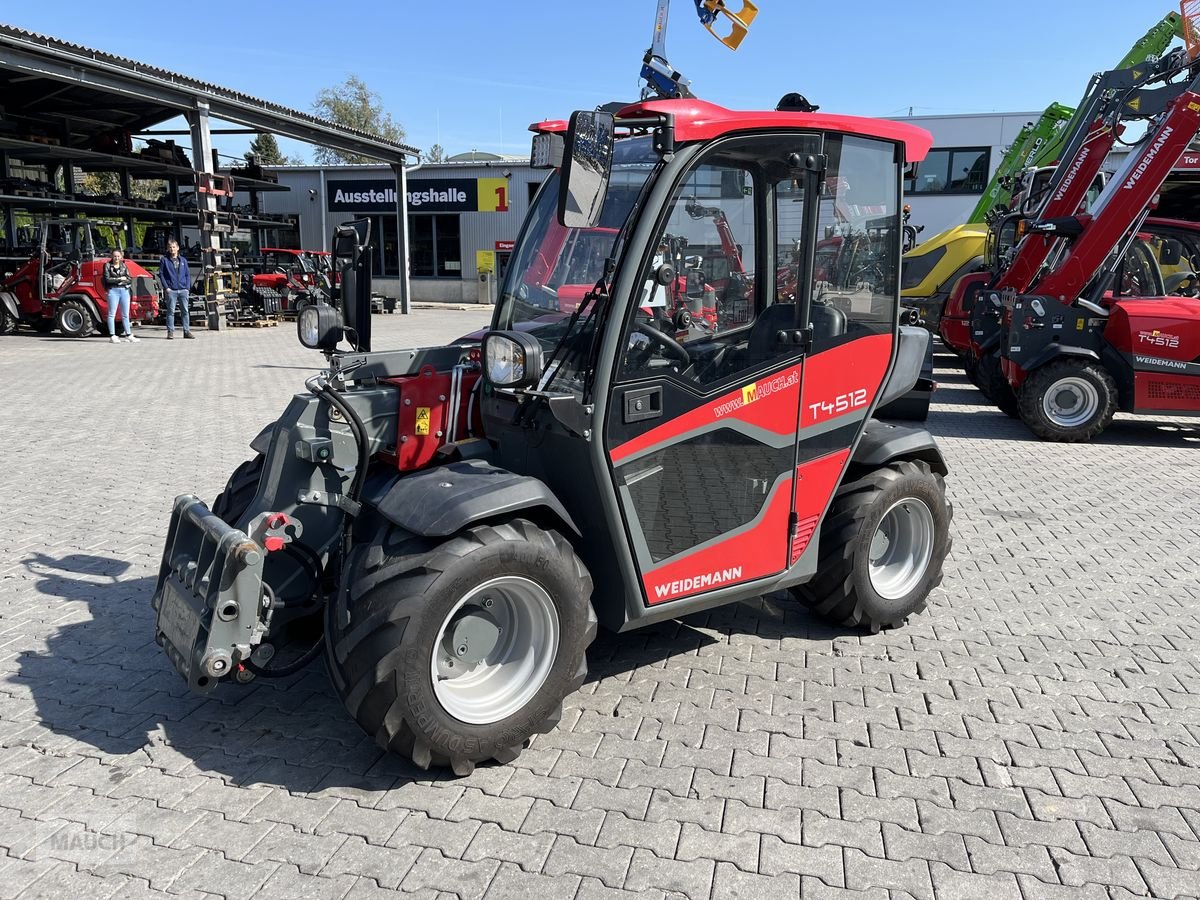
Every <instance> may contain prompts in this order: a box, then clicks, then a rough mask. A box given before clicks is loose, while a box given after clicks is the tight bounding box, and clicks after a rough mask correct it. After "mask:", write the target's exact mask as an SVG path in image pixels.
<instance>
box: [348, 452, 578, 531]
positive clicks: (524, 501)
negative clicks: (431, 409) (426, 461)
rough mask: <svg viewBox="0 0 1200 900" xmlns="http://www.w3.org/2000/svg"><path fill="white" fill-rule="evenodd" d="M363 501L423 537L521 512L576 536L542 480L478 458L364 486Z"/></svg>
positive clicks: (560, 506) (560, 504)
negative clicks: (542, 515)
mask: <svg viewBox="0 0 1200 900" xmlns="http://www.w3.org/2000/svg"><path fill="white" fill-rule="evenodd" d="M363 502H364V503H366V504H367V505H369V506H373V507H374V508H375V509H376V510H377V511H378V512H379V514H380V515H381V516H383V517H384V518H385V519H387V520H388V521H389V522H392V523H393V524H395V525H399V526H400V527H401V528H404V529H406V530H407V531H411V532H412V533H413V534H421V535H427V536H429V537H446V536H448V535H451V534H455V533H456V532H459V531H461V530H462V529H464V528H466V527H467V526H468V525H471V524H473V523H475V522H481V521H484V520H488V519H495V518H497V517H499V516H506V515H511V514H512V513H516V512H521V511H525V510H528V511H534V510H538V511H542V512H546V513H549V514H551V515H552V516H553V517H554V518H555V519H557V520H558V521H559V522H561V523H562V524H563V525H564V526H566V527H567V528H568V529H569V530H570V531H571V532H572V534H574V535H576V536H578V535H579V529H578V528H577V527H576V525H575V522H574V521H573V520H572V519H571V516H570V514H569V513H568V512H567V511H566V509H565V508H564V507H563V505H562V503H560V502H559V500H558V498H557V497H555V496H554V492H553V491H551V490H550V488H549V487H547V486H546V483H545V482H543V481H541V480H540V479H537V478H531V477H530V476H528V475H518V474H516V473H515V472H509V471H508V470H506V469H500V468H497V467H496V466H493V465H492V464H491V463H489V462H487V461H486V460H482V459H470V460H462V461H460V462H452V463H449V464H447V465H444V466H437V467H435V468H432V469H425V470H423V471H421V472H414V473H412V474H408V475H399V476H397V477H396V478H394V479H392V480H390V481H389V482H386V483H383V484H375V485H373V486H371V485H369V486H368V489H367V491H366V492H365V493H364V495H363Z"/></svg>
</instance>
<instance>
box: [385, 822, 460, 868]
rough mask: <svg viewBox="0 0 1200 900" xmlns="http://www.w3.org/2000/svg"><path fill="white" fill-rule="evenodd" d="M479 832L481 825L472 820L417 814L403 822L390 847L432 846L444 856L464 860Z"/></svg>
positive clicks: (391, 838) (391, 839)
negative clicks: (456, 819) (447, 819)
mask: <svg viewBox="0 0 1200 900" xmlns="http://www.w3.org/2000/svg"><path fill="white" fill-rule="evenodd" d="M477 831H479V823H478V822H474V821H471V820H465V821H462V822H448V821H445V820H443V819H431V818H429V817H428V816H426V815H424V814H422V813H413V814H412V815H410V816H408V817H407V818H405V820H404V821H403V822H401V823H400V827H399V828H397V829H396V831H395V832H394V833H393V834H392V836H391V837H390V838H388V842H387V846H389V847H429V848H432V849H434V850H437V851H438V852H439V853H440V854H442V855H443V856H446V857H449V858H453V859H462V855H463V853H464V852H465V851H466V849H467V846H468V845H469V844H470V843H471V840H472V839H473V838H474V837H475V833H476V832H477Z"/></svg>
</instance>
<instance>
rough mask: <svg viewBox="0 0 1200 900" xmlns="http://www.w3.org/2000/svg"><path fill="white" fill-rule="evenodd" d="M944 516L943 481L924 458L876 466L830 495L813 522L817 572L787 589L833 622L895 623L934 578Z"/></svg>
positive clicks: (911, 611)
mask: <svg viewBox="0 0 1200 900" xmlns="http://www.w3.org/2000/svg"><path fill="white" fill-rule="evenodd" d="M952 516H953V508H952V507H951V505H950V502H949V501H948V500H947V499H946V484H945V482H944V481H943V480H942V476H941V475H938V474H937V473H936V472H934V471H933V470H932V469H931V468H930V467H929V465H928V464H927V463H924V462H921V461H919V460H912V461H908V460H904V461H900V462H895V463H892V464H891V465H889V466H886V467H884V468H882V469H877V470H875V471H874V472H871V473H869V474H867V475H865V476H864V477H862V478H860V479H859V480H858V481H855V482H852V483H851V484H848V485H846V486H845V487H843V488H842V489H841V490H840V491H839V492H838V495H837V497H836V498H835V499H834V502H833V507H832V508H831V509H830V510H829V513H828V514H827V516H826V518H825V522H824V524H823V525H822V526H821V544H820V551H821V557H820V561H819V563H818V569H817V575H816V577H815V578H813V580H812V581H810V582H809V583H808V584H805V585H801V586H800V587H797V588H793V589H792V591H793V593H794V594H795V596H796V597H797V598H798V599H800V600H801V601H802V602H804V603H806V604H808V605H809V606H811V607H812V608H813V609H814V610H816V612H817V613H819V614H820V615H821V616H823V617H824V618H826V619H828V620H830V621H831V622H834V623H836V624H839V625H848V626H851V627H859V628H865V629H867V630H869V631H871V632H877V631H879V630H880V629H881V628H895V627H896V626H898V625H901V624H903V623H904V620H905V619H907V618H908V617H909V616H911V615H915V614H917V613H919V612H920V611H921V610H923V609H924V608H925V605H926V602H927V601H928V598H929V594H930V592H931V591H932V590H933V589H934V588H935V587H937V586H938V585H939V584H940V583H941V581H942V564H943V562H944V561H945V559H946V554H947V553H949V552H950V543H951V539H950V519H951V517H952Z"/></svg>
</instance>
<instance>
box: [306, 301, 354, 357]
mask: <svg viewBox="0 0 1200 900" xmlns="http://www.w3.org/2000/svg"><path fill="white" fill-rule="evenodd" d="M343 332H344V329H343V328H342V314H341V313H340V312H338V311H337V310H336V309H334V308H333V307H332V306H326V305H325V304H323V303H314V304H312V305H311V306H306V307H304V309H302V310H300V315H298V316H296V334H297V335H298V336H299V338H300V343H301V344H303V345H304V346H305V347H308V348H309V349H310V350H325V351H328V350H332V349H334V348H335V347H336V346H337V345H338V342H339V341H340V340H341V339H342V334H343Z"/></svg>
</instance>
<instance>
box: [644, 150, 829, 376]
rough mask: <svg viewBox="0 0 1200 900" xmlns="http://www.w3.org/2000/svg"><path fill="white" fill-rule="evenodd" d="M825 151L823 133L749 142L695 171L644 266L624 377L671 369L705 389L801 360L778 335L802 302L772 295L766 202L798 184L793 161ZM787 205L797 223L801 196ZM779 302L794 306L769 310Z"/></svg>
mask: <svg viewBox="0 0 1200 900" xmlns="http://www.w3.org/2000/svg"><path fill="white" fill-rule="evenodd" d="M820 145H821V140H820V138H819V137H818V136H815V135H799V136H791V137H788V138H778V137H769V138H768V137H758V138H743V139H740V140H735V141H730V142H728V143H726V144H724V145H722V146H721V147H720V148H719V149H717V150H715V151H713V152H712V153H710V154H709V155H708V156H707V157H706V158H704V159H703V160H702V161H701V162H700V163H699V164H698V165H697V166H696V167H695V168H694V169H693V170H692V171H691V173H690V174H689V175H688V176H687V177H686V179H685V180H684V182H683V183H682V184H681V185H680V186H679V188H678V189H677V190H676V194H675V198H674V201H673V202H672V204H671V207H670V210H669V213H668V215H667V218H666V221H665V222H664V224H663V227H662V229H661V231H660V234H659V239H658V242H657V244H656V246H655V248H654V250H653V252H652V254H651V257H650V258H649V259H648V260H646V261H645V263H644V267H643V280H642V288H641V293H640V295H639V297H638V298H637V304H636V309H635V310H634V311H633V315H632V317H631V319H630V322H629V327H628V334H627V344H626V348H627V349H626V355H625V359H624V362H623V367H622V375H623V376H624V377H627V378H640V377H645V376H652V375H656V374H668V373H669V374H673V375H674V376H675V377H677V378H679V379H680V380H682V381H685V382H688V383H691V384H693V385H696V386H698V387H703V388H707V387H708V386H710V385H714V384H717V383H719V382H724V381H726V380H730V379H733V378H735V377H736V376H738V375H739V374H748V373H750V372H752V371H755V370H758V369H761V368H763V367H765V366H767V365H769V364H770V363H771V362H772V361H774V360H776V359H783V358H788V357H790V356H794V355H796V351H795V348H790V349H789V348H783V349H779V348H777V347H776V346H775V342H774V336H775V334H777V333H778V331H779V330H780V329H781V328H788V327H791V326H792V325H793V324H794V321H793V319H794V310H795V306H794V303H793V301H792V300H791V299H788V298H786V297H784V296H783V294H782V293H781V292H780V291H778V290H776V291H774V294H775V296H768V291H770V290H771V289H772V287H771V286H772V285H773V284H774V283H775V279H774V278H772V277H767V276H768V275H771V274H773V273H769V272H764V271H761V268H762V267H764V266H767V265H768V263H767V259H768V257H767V253H766V251H767V250H768V249H773V248H768V247H764V246H761V245H762V243H763V237H769V236H770V232H769V231H767V230H766V229H767V227H768V204H771V203H773V202H774V200H773V198H774V194H775V191H776V190H777V189H778V186H779V184H780V183H781V182H787V183H790V182H789V181H788V180H787V178H786V177H785V175H786V173H787V172H788V169H787V164H786V160H787V159H788V157H789V155H790V154H793V153H797V152H799V153H804V154H810V153H817V152H820ZM788 199H789V214H790V220H791V221H792V222H793V223H794V224H796V227H799V226H798V223H799V219H800V217H801V216H802V204H801V203H799V202H797V203H790V201H791V200H793V199H796V200H798V199H799V197H798V195H793V196H792V197H789V198H788ZM772 209H773V207H772ZM767 243H770V242H769V241H768V242H767ZM772 258H773V257H772ZM777 300H778V301H780V302H782V303H786V304H787V309H780V310H779V311H778V312H775V311H770V307H771V306H773V305H775V303H776V301H777ZM776 319H778V320H779V321H776ZM785 319H786V321H785Z"/></svg>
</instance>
